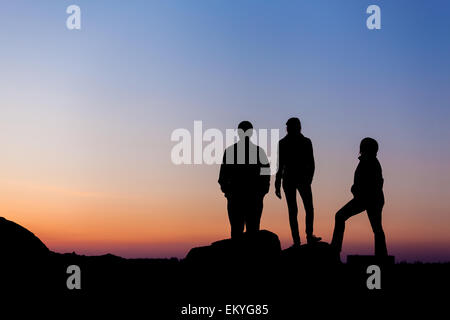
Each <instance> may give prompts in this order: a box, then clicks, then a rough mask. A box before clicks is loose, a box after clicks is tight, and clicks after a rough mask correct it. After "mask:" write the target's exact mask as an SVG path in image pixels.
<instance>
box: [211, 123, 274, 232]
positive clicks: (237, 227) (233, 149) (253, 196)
mask: <svg viewBox="0 0 450 320" xmlns="http://www.w3.org/2000/svg"><path fill="white" fill-rule="evenodd" d="M238 129H239V141H238V142H237V143H235V144H233V145H232V146H230V147H228V148H227V149H226V150H225V152H224V155H223V161H222V165H221V167H220V173H219V184H220V188H221V190H222V192H223V193H224V195H225V197H226V198H227V201H228V204H227V209H228V217H229V220H230V224H231V237H232V238H236V237H239V236H241V235H242V234H243V232H244V226H246V230H247V232H249V233H252V232H256V231H258V230H259V227H260V221H261V214H262V210H263V199H264V196H265V195H266V194H267V192H268V191H269V188H270V165H269V161H268V159H267V155H266V153H265V152H264V150H263V149H262V148H260V147H259V146H257V145H255V144H254V143H252V142H251V141H250V137H251V135H252V133H253V126H252V124H251V123H250V122H248V121H243V122H241V123H240V124H239V127H238Z"/></svg>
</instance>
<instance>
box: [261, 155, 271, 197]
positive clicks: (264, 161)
mask: <svg viewBox="0 0 450 320" xmlns="http://www.w3.org/2000/svg"><path fill="white" fill-rule="evenodd" d="M258 149H259V151H258V152H259V162H260V186H261V193H262V194H266V193H267V192H269V189H270V163H269V159H268V158H267V155H266V152H265V151H264V149H263V148H261V147H258Z"/></svg>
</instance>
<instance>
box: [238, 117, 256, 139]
mask: <svg viewBox="0 0 450 320" xmlns="http://www.w3.org/2000/svg"><path fill="white" fill-rule="evenodd" d="M238 135H239V139H241V140H243V139H244V138H245V137H248V138H251V136H252V135H253V125H252V124H251V123H250V121H242V122H241V123H239V125H238Z"/></svg>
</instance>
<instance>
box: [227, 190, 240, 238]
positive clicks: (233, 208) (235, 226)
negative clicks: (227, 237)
mask: <svg viewBox="0 0 450 320" xmlns="http://www.w3.org/2000/svg"><path fill="white" fill-rule="evenodd" d="M241 202H242V201H240V200H239V198H238V197H230V198H228V204H227V209H228V219H229V220H230V225H231V238H232V239H233V238H239V237H240V236H242V234H243V233H244V216H243V215H242V211H241V207H242V204H241Z"/></svg>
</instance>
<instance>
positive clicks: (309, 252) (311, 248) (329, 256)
mask: <svg viewBox="0 0 450 320" xmlns="http://www.w3.org/2000/svg"><path fill="white" fill-rule="evenodd" d="M282 260H283V262H284V263H286V264H294V265H297V264H298V265H301V266H327V265H335V264H336V263H339V258H338V255H337V254H336V253H335V251H334V250H333V249H332V248H331V246H330V245H329V244H328V243H326V242H323V241H320V242H317V243H313V244H304V245H301V246H299V247H290V248H288V249H285V250H283V252H282Z"/></svg>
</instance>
